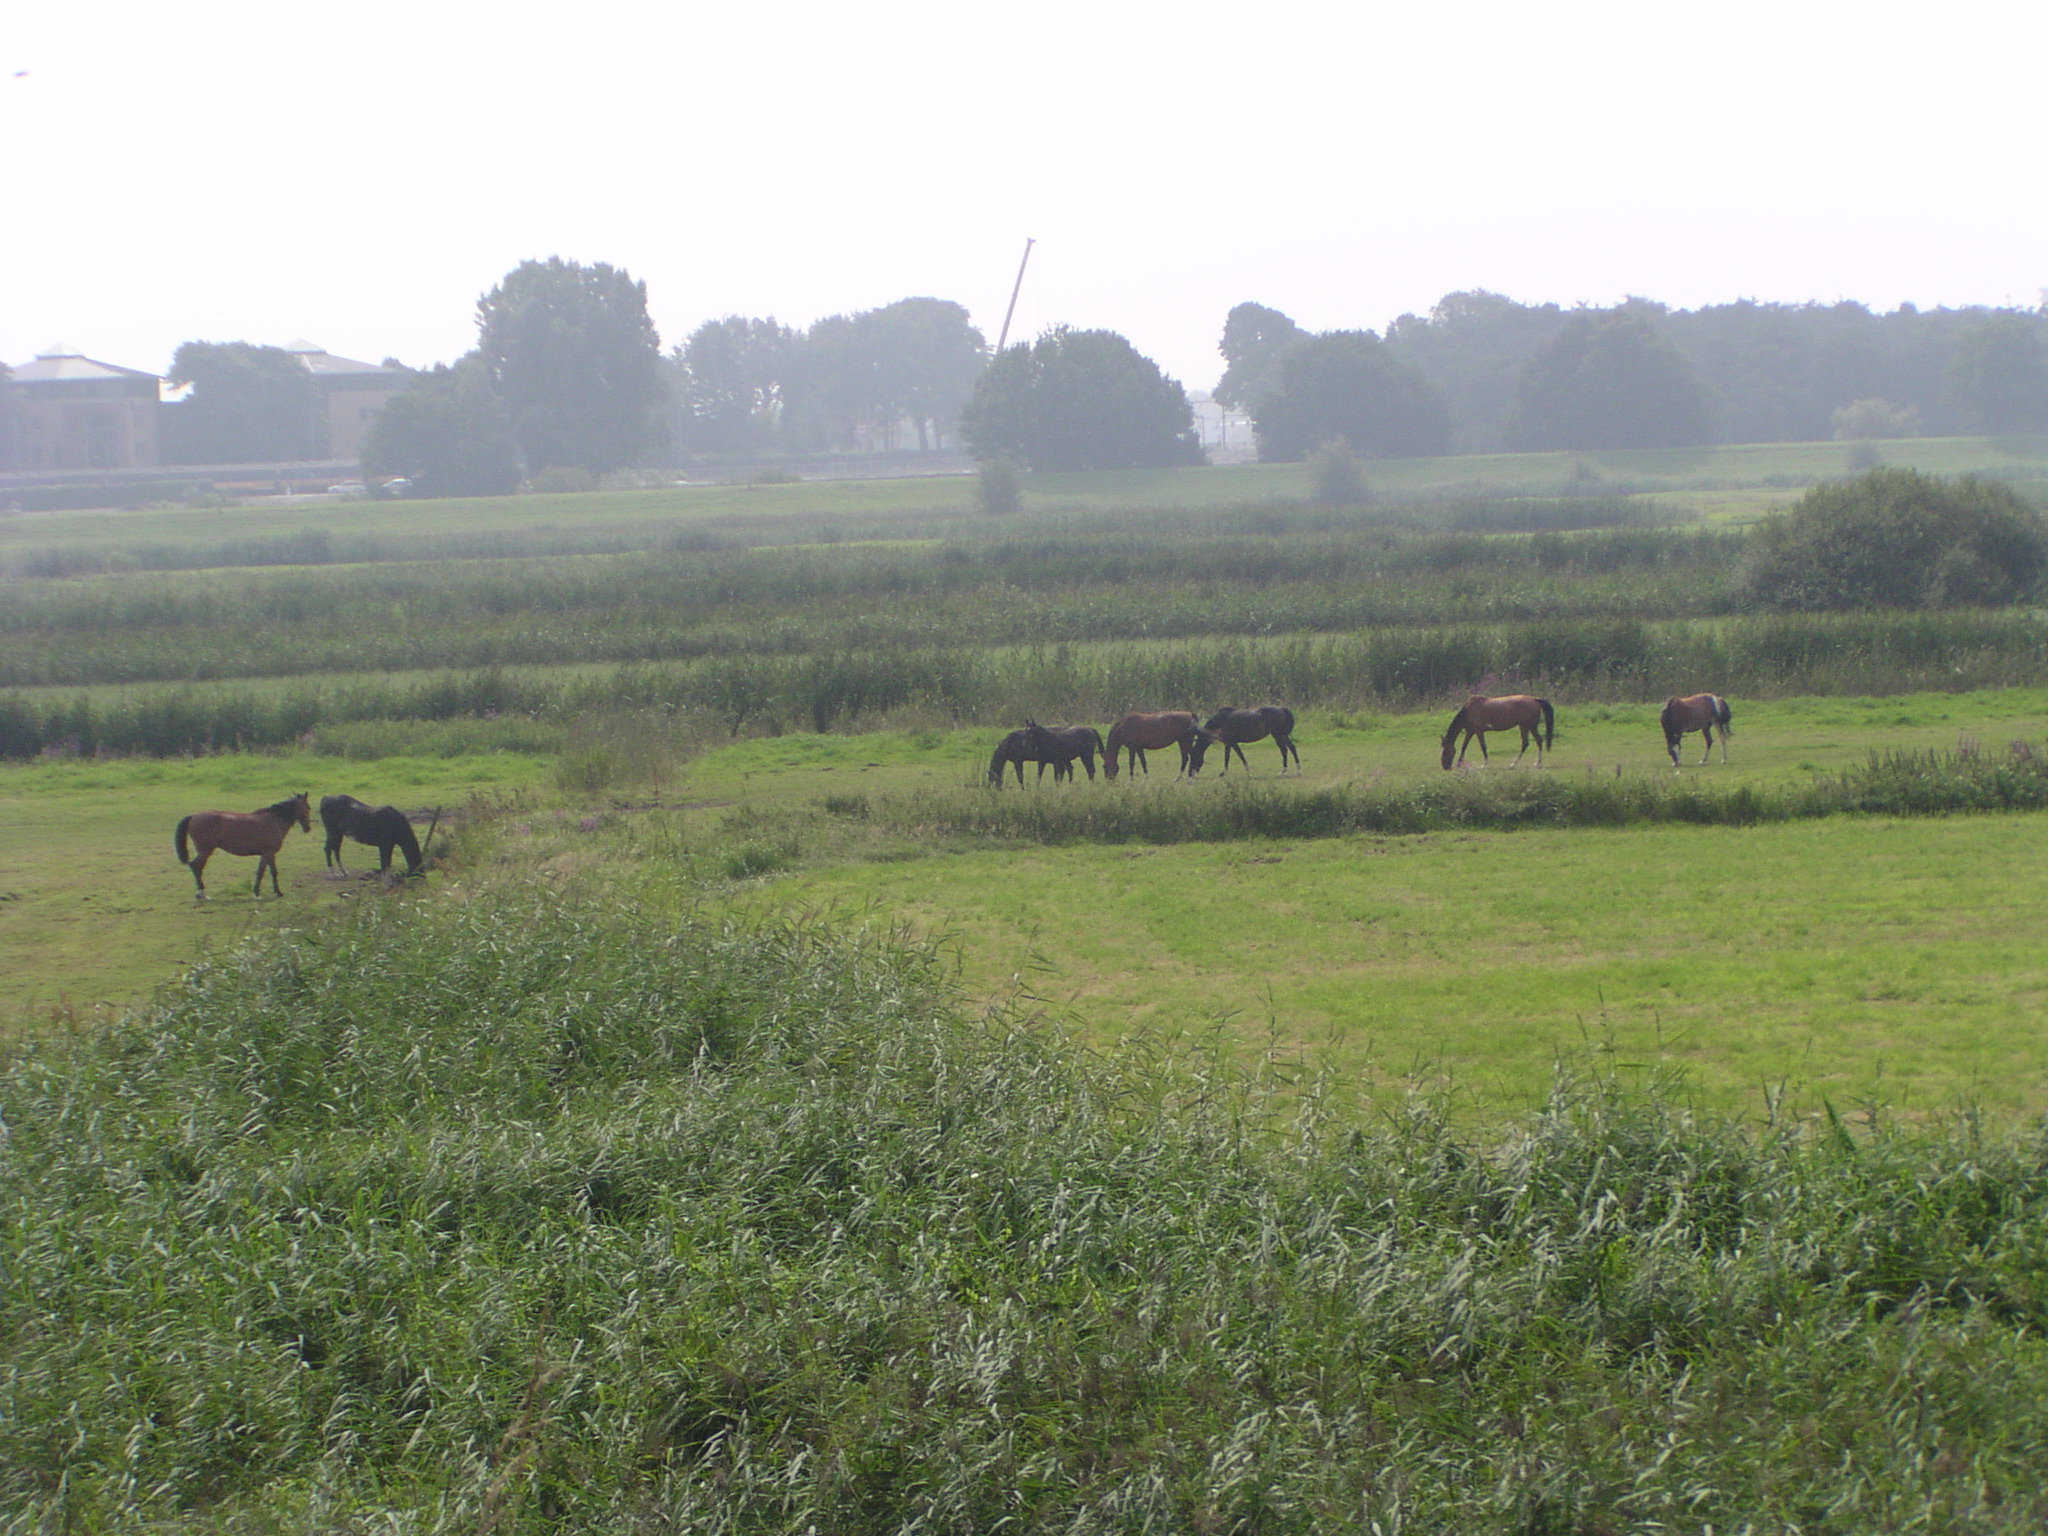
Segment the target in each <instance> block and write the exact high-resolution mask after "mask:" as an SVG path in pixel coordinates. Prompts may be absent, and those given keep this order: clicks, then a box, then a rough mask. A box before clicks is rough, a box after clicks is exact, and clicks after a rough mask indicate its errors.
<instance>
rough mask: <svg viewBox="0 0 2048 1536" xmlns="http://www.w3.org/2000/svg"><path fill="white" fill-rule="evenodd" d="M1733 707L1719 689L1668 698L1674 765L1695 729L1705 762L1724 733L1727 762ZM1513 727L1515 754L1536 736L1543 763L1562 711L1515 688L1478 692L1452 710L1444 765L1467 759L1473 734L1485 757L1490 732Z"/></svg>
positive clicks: (1667, 737) (1660, 719)
mask: <svg viewBox="0 0 2048 1536" xmlns="http://www.w3.org/2000/svg"><path fill="white" fill-rule="evenodd" d="M1734 713H1735V712H1734V711H1733V710H1731V709H1730V708H1729V707H1728V701H1727V700H1726V699H1724V698H1722V697H1721V696H1720V695H1719V694H1718V693H1688V694H1685V695H1684V696H1682V697H1678V696H1674V697H1672V698H1668V699H1666V700H1665V701H1664V708H1663V709H1662V710H1661V711H1659V712H1658V715H1657V723H1658V724H1659V725H1661V726H1662V727H1663V728H1664V750H1665V751H1666V752H1668V753H1670V754H1671V766H1672V767H1673V768H1677V767H1678V766H1679V761H1678V757H1679V748H1680V746H1681V744H1682V743H1683V742H1684V740H1685V738H1686V737H1687V736H1688V735H1690V734H1691V733H1692V732H1694V731H1698V732H1700V733H1701V734H1702V735H1703V736H1705V737H1706V742H1707V746H1706V751H1705V752H1704V753H1703V754H1701V757H1700V761H1701V762H1702V763H1704V762H1705V761H1706V760H1707V759H1708V758H1710V757H1712V756H1713V755H1714V732H1715V731H1716V730H1717V729H1718V730H1719V731H1720V733H1721V761H1722V762H1724V763H1725V762H1727V761H1728V738H1729V737H1730V736H1732V735H1734V734H1735V726H1734V723H1733V721H1734ZM1514 730H1518V731H1520V732H1521V733H1522V750H1521V751H1520V752H1517V753H1516V754H1515V761H1516V762H1517V763H1519V762H1520V761H1521V760H1522V756H1523V754H1524V753H1526V752H1527V751H1528V750H1529V744H1530V743H1531V742H1534V743H1535V744H1536V762H1537V765H1538V766H1539V767H1540V766H1542V763H1543V754H1544V753H1545V752H1546V751H1548V750H1549V748H1550V745H1551V743H1552V741H1553V740H1555V738H1556V736H1557V716H1556V712H1555V711H1554V710H1552V709H1551V707H1550V700H1548V699H1539V698H1535V697H1533V696H1532V695H1530V694H1526V693H1510V694H1505V695H1503V696H1501V697H1499V698H1484V697H1481V696H1480V695H1478V694H1474V695H1473V696H1472V697H1471V698H1469V699H1467V700H1466V701H1465V702H1464V704H1463V706H1461V707H1460V708H1459V710H1458V712H1457V713H1456V714H1455V715H1453V716H1451V723H1450V727H1449V729H1447V730H1446V731H1445V732H1444V739H1443V765H1444V767H1446V768H1454V767H1456V766H1458V765H1459V764H1461V763H1463V762H1464V761H1465V752H1466V749H1467V748H1469V747H1470V746H1471V745H1472V741H1473V738H1474V737H1477V738H1478V741H1479V760H1480V761H1481V762H1482V763H1484V762H1486V761H1487V756H1486V733H1487V732H1488V731H1514ZM1454 752H1455V754H1456V755H1455V758H1454V757H1453V753H1454Z"/></svg>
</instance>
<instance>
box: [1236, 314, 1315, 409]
mask: <svg viewBox="0 0 2048 1536" xmlns="http://www.w3.org/2000/svg"><path fill="white" fill-rule="evenodd" d="M1308 334H1309V333H1308V332H1307V331H1304V330H1303V329H1302V328H1301V327H1300V326H1298V325H1296V324H1295V323H1294V322H1293V321H1292V320H1290V319H1289V318H1288V317H1287V316H1286V315H1283V314H1281V313H1280V311H1279V310H1277V309H1269V308H1267V307H1266V306H1265V305H1264V304H1253V303H1249V302H1247V303H1244V304H1239V305H1238V306H1236V307H1235V308H1234V309H1232V310H1231V311H1230V313H1229V314H1228V315H1226V316H1225V317H1224V320H1223V340H1222V341H1221V342H1220V343H1219V344H1218V347H1217V350H1218V351H1220V352H1221V353H1222V354H1223V360H1224V369H1223V377H1222V378H1221V379H1219V380H1218V381H1217V383H1216V390H1215V400H1216V403H1217V404H1218V405H1227V406H1229V407H1230V408H1231V409H1233V410H1239V411H1250V412H1251V413H1252V414H1254V415H1256V414H1257V413H1258V408H1259V404H1260V402H1261V401H1262V400H1263V399H1264V398H1265V396H1266V394H1267V392H1268V391H1269V390H1270V389H1271V388H1272V387H1273V385H1274V383H1275V382H1276V381H1277V376H1278V371H1279V366H1280V357H1281V354H1282V353H1284V352H1285V351H1286V350H1287V349H1288V348H1289V347H1290V346H1292V345H1293V344H1294V343H1295V342H1297V341H1300V340H1301V339H1302V338H1303V337H1305V336H1307V335H1308Z"/></svg>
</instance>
